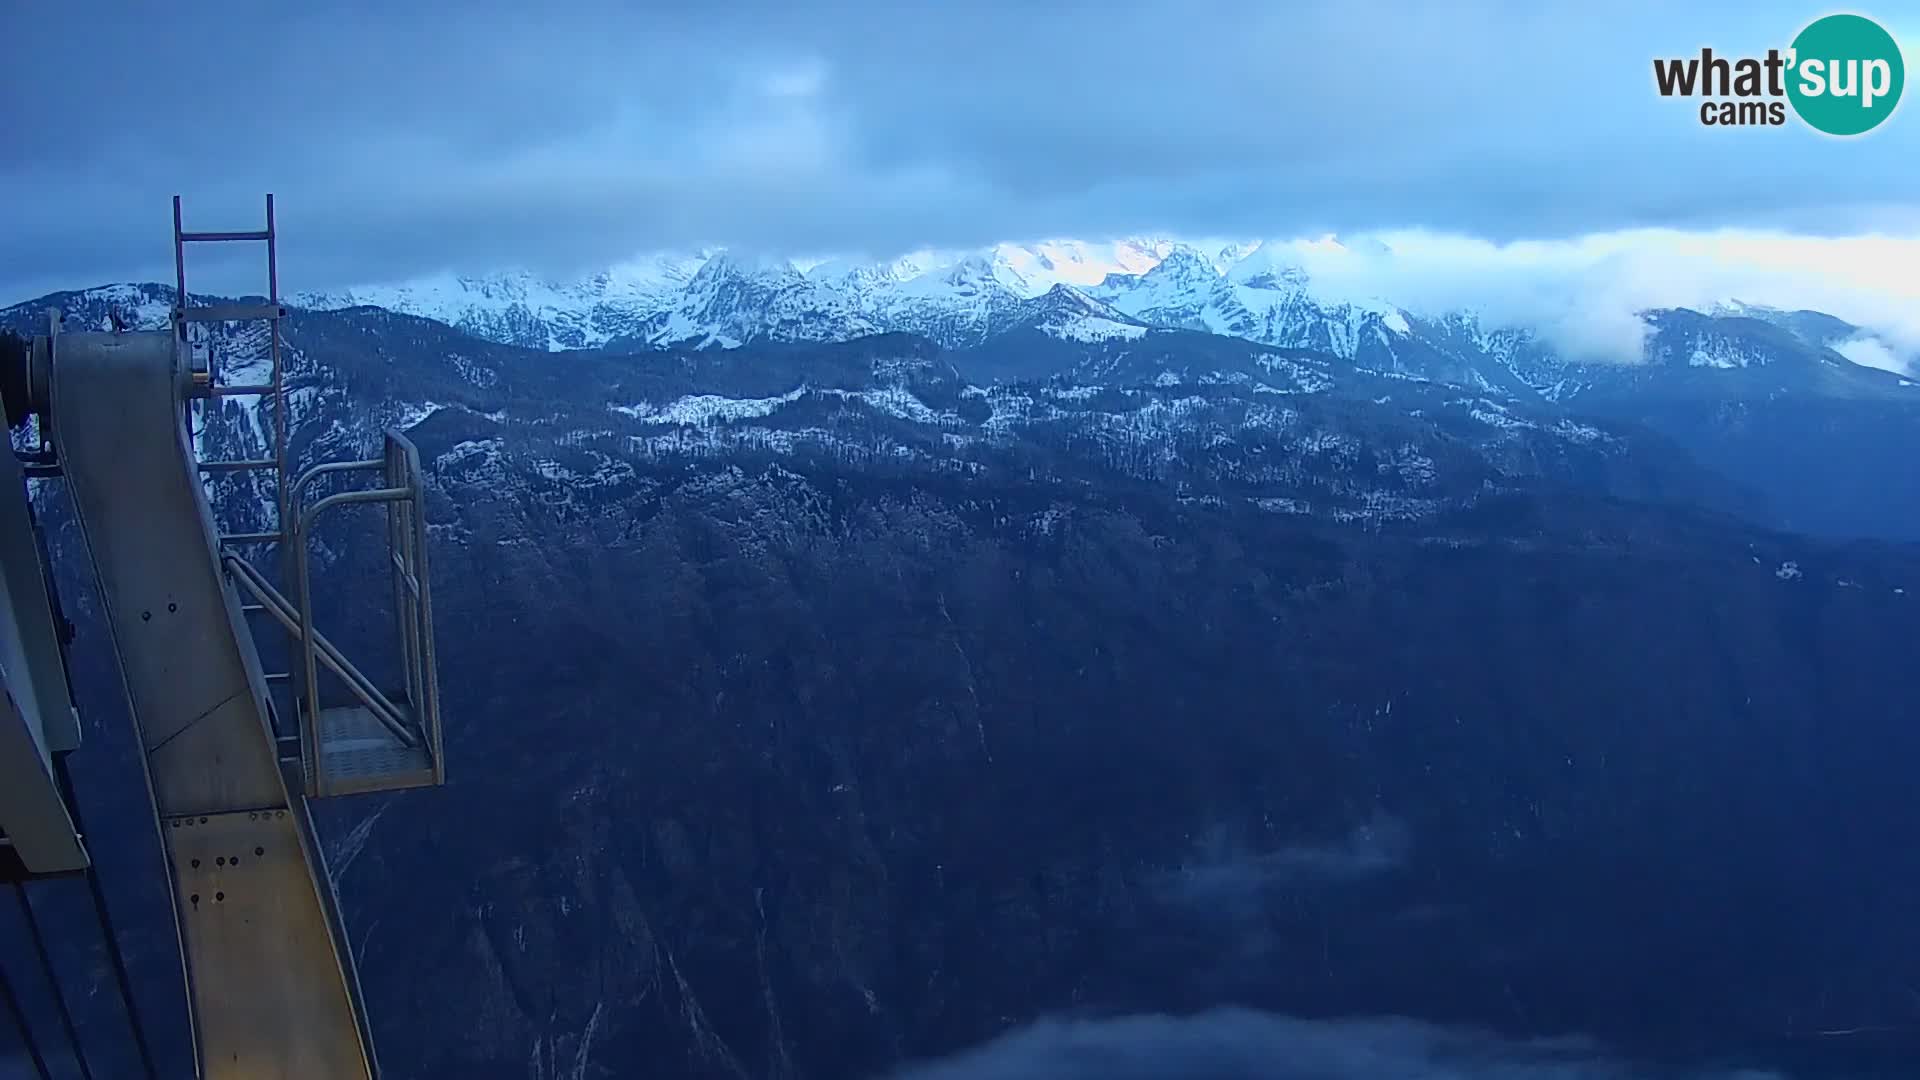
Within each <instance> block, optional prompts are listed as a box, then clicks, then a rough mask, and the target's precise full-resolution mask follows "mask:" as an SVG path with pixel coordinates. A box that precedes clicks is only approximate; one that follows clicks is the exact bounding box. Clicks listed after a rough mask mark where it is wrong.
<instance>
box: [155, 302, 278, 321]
mask: <svg viewBox="0 0 1920 1080" xmlns="http://www.w3.org/2000/svg"><path fill="white" fill-rule="evenodd" d="M173 313H174V316H175V317H176V318H178V319H179V320H180V321H181V322H249V321H252V320H256V319H284V318H286V317H287V308H286V305H285V304H207V305H205V306H204V307H177V308H174V309H173Z"/></svg>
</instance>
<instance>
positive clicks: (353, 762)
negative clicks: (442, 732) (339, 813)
mask: <svg viewBox="0 0 1920 1080" xmlns="http://www.w3.org/2000/svg"><path fill="white" fill-rule="evenodd" d="M401 709H402V711H403V712H405V713H406V714H407V719H408V721H409V725H410V726H412V721H413V717H412V710H411V709H408V708H406V707H405V706H401ZM320 767H321V770H322V772H323V773H324V774H325V775H324V777H323V779H324V781H325V782H324V783H323V784H320V785H315V784H314V783H313V765H312V763H311V762H308V763H307V781H308V790H309V791H318V792H319V793H321V794H323V795H352V794H357V793H360V792H367V791H392V790H395V789H398V788H411V787H431V786H432V785H433V783H434V774H433V759H432V757H431V756H430V755H429V754H428V752H427V748H426V746H425V745H424V741H423V744H422V745H420V746H416V747H413V748H411V749H409V748H408V747H405V746H402V745H400V743H399V742H398V741H397V740H395V739H394V737H393V734H392V732H389V731H388V730H387V729H386V728H385V727H383V726H381V724H380V721H378V720H376V719H374V717H373V713H372V712H370V711H368V710H367V709H366V708H365V707H364V706H360V705H342V706H338V707H335V708H329V709H321V710H320Z"/></svg>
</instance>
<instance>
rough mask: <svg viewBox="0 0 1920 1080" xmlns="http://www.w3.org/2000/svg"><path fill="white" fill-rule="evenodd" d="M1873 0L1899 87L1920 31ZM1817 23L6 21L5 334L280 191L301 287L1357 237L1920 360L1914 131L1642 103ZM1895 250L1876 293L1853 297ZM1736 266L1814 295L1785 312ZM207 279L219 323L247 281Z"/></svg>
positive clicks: (905, 5) (1020, 16)
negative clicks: (664, 256)
mask: <svg viewBox="0 0 1920 1080" xmlns="http://www.w3.org/2000/svg"><path fill="white" fill-rule="evenodd" d="M1873 2H1874V3H1876V4H1878V7H1877V8H1874V7H1867V8H1859V9H1858V10H1860V11H1861V12H1862V13H1864V14H1868V15H1870V16H1873V17H1876V18H1877V19H1879V20H1880V21H1881V22H1882V23H1883V24H1884V25H1886V26H1887V27H1888V28H1889V29H1890V30H1891V31H1892V32H1893V33H1894V34H1895V36H1896V37H1897V38H1900V39H1901V40H1902V41H1903V42H1905V43H1906V44H1907V47H1908V51H1909V53H1910V54H1911V53H1912V51H1913V50H1912V43H1913V42H1916V41H1920V4H1916V3H1915V2H1914V0H1900V2H1898V3H1894V2H1890V0H1873ZM1827 11H1828V9H1826V8H1823V7H1815V6H1808V5H1806V4H1804V3H1781V2H1765V0H1762V2H1745V3H1729V2H1719V0H1702V2H1694V3H1688V4H1673V3H1671V2H1668V0H1610V2H1609V3H1606V4H1590V3H1588V4H1577V5H1576V4H1568V3H1558V2H1555V3H1539V2H1533V0H1451V2H1449V3H1445V4H1435V3H1427V2H1424V0H1342V2H1339V3H1327V4H1306V3H1293V2H1280V0H1274V2H1270V3H1264V4H1248V3H1244V2H1239V3H1215V2H1212V0H1173V2H1166V3H1147V2H1144V0H1118V2H1114V3H1098V4H1096V3H1089V2H1081V0H1048V2H1044V3H1043V2H1037V0H974V2H969V3H964V4H958V3H914V2H905V0H880V2H844V3H834V2H831V0H820V2H812V3H805V4H801V3H793V2H791V0H787V2H781V3H770V2H764V0H739V2H727V0H703V2H694V0H655V2H653V3H629V4H612V3H600V2H594V3H572V2H565V0H556V2H555V3H553V4H546V5H536V4H525V3H519V2H514V3H507V2H503V0H467V2H462V3H458V4H453V3H444V2H442V0H420V2H417V3H407V4H392V3H378V2H367V0H311V2H307V3H303V4H301V5H298V6H296V7H282V8H272V7H269V8H262V7H261V6H260V5H258V4H257V3H251V4H239V3H229V2H228V0H200V2H196V3H191V4H181V3H160V2H152V0H120V2H118V3H106V2H101V0H9V2H7V3H5V4H0V41H5V42H6V43H7V47H8V62H7V63H6V64H3V65H0V135H4V136H5V138H4V139H0V145H4V147H5V149H4V150H0V252H4V256H5V257H4V258H0V303H5V302H12V301H14V300H19V299H26V298H29V297H32V296H35V295H39V294H41V293H44V292H46V291H50V290H53V289H58V288H77V287H84V286H89V285H94V284H100V283H105V282H112V281H124V280H129V279H146V280H169V279H171V277H172V273H171V271H172V266H171V262H172V260H171V254H172V253H171V250H170V248H171V243H170V239H171V238H170V233H169V228H170V202H169V197H170V196H171V195H173V194H175V193H179V194H181V195H183V196H184V197H185V200H186V206H187V219H188V222H187V223H188V227H189V228H243V227H248V226H249V225H250V223H252V222H253V221H255V220H257V219H258V217H259V215H260V213H261V195H262V193H264V192H266V191H272V192H274V193H275V195H276V198H277V200H278V209H279V222H280V227H281V233H282V244H281V252H282V254H281V271H282V274H281V276H282V279H283V281H284V282H286V283H287V284H286V288H287V289H288V291H298V290H309V289H311V290H320V289H332V288H341V287H347V286H352V285H361V284H373V283H381V282H390V281H397V280H403V279H406V278H410V277H415V276H419V275H423V274H428V273H435V272H443V271H454V272H462V273H480V272H486V271H489V270H496V269H502V268H506V267H517V268H525V269H529V270H534V271H536V272H539V273H542V274H546V275H551V276H554V277H561V278H564V277H569V276H573V275H578V274H582V273H588V272H592V271H594V270H596V269H599V268H602V267H605V266H606V265H608V264H610V263H613V262H615V261H618V260H620V259H622V258H626V257H629V256H632V255H634V254H636V253H639V252H644V251H651V250H659V249H674V248H702V247H707V246H727V247H731V248H734V249H736V250H751V251H757V252H762V253H768V254H774V255H818V254H820V253H826V252H831V253H836V254H847V255H853V256H867V257H873V258H884V257H890V256H893V255H897V254H899V253H901V252H904V251H907V250H911V249H914V248H922V247H942V248H952V247H969V246H984V245H988V244H992V243H995V242H1000V241H1022V240H1032V239H1040V238H1044V237H1059V236H1074V237H1081V238H1087V239H1098V238H1103V237H1112V236H1121V235H1133V234H1143V233H1144V234H1172V235H1182V236H1184V235H1202V236H1260V237H1275V238H1292V237H1317V236H1321V235H1324V234H1326V233H1336V234H1338V235H1340V236H1341V237H1342V238H1349V237H1355V236H1369V235H1383V236H1393V237H1397V238H1398V241H1399V242H1398V243H1397V244H1395V245H1394V250H1395V251H1396V252H1401V253H1408V252H1414V251H1416V250H1417V251H1418V252H1419V253H1420V254H1419V257H1418V258H1414V259H1410V260H1409V262H1410V263H1414V264H1418V266H1419V267H1421V268H1422V269H1421V270H1419V271H1418V273H1419V277H1418V280H1412V278H1413V275H1414V271H1408V270H1404V269H1402V270H1398V271H1395V273H1397V274H1399V278H1397V279H1396V280H1395V282H1394V284H1395V286H1396V288H1409V289H1415V290H1432V289H1435V288H1439V289H1441V290H1444V289H1446V288H1448V287H1451V286H1452V285H1457V283H1458V280H1457V279H1459V278H1461V277H1463V276H1464V277H1465V278H1467V279H1469V280H1472V281H1473V282H1475V283H1476V288H1478V289H1479V290H1480V291H1481V293H1483V294H1484V296H1485V297H1487V298H1492V299H1493V300H1495V301H1497V300H1498V298H1499V295H1501V294H1502V293H1503V292H1514V293H1522V294H1524V293H1527V292H1529V291H1531V292H1533V293H1539V292H1540V291H1541V290H1540V288H1539V285H1540V279H1541V272H1540V268H1541V266H1542V265H1552V266H1556V267H1563V268H1564V267H1567V266H1575V265H1578V266H1582V267H1589V264H1592V263H1595V262H1598V263H1599V264H1601V270H1600V271H1599V272H1598V274H1599V276H1598V277H1596V276H1595V272H1592V271H1591V268H1590V267H1589V268H1588V269H1583V270H1582V271H1581V272H1580V274H1578V275H1570V274H1567V273H1562V274H1560V278H1564V279H1566V280H1567V281H1568V283H1569V284H1568V286H1567V287H1568V288H1571V287H1573V284H1574V283H1576V282H1577V284H1578V286H1579V287H1580V288H1583V289H1585V288H1594V289H1598V290H1599V291H1601V292H1603V293H1606V294H1607V295H1615V294H1618V295H1619V296H1620V297H1627V296H1632V297H1639V296H1641V295H1642V294H1647V293H1653V292H1658V291H1660V289H1661V288H1665V287H1667V286H1668V285H1669V284H1672V285H1675V286H1676V287H1679V288H1680V289H1681V290H1682V291H1686V290H1687V289H1688V288H1695V289H1697V287H1699V286H1700V285H1701V284H1702V282H1703V281H1704V280H1705V279H1704V278H1702V277H1700V276H1699V275H1705V274H1708V273H1709V269H1708V268H1709V267H1711V273H1713V274H1715V275H1728V276H1730V277H1731V278H1732V280H1734V281H1736V282H1741V283H1744V284H1745V286H1746V287H1747V288H1748V289H1749V290H1750V291H1756V292H1766V293H1767V294H1768V296H1767V297H1766V298H1764V299H1763V300H1762V302H1776V301H1778V300H1779V299H1781V298H1783V297H1792V296H1795V295H1799V294H1800V293H1801V292H1802V291H1806V292H1810V293H1822V294H1823V293H1838V294H1840V295H1841V298H1842V303H1843V305H1844V304H1846V303H1849V302H1851V303H1853V304H1854V306H1855V307H1857V308H1858V309H1859V310H1860V311H1861V312H1868V313H1875V314H1874V319H1876V320H1878V321H1880V322H1884V323H1889V324H1899V325H1897V326H1892V327H1891V328H1890V333H1893V334H1894V335H1895V336H1897V337H1899V338H1901V340H1903V341H1909V339H1910V341H1909V343H1910V344H1913V345H1914V346H1915V347H1917V348H1920V322H1917V321H1915V320H1913V318H1912V317H1910V316H1905V315H1903V314H1902V310H1903V305H1904V307H1920V305H1915V304H1914V303H1913V301H1914V300H1916V299H1920V281H1916V280H1914V279H1916V278H1920V275H1915V274H1911V273H1902V272H1901V270H1902V268H1903V267H1905V266H1912V265H1920V184H1916V183H1915V182H1914V177H1913V163H1914V162H1916V161H1920V113H1914V111H1913V110H1914V109H1915V108H1920V106H1914V105H1912V104H1911V103H1908V104H1905V105H1903V106H1902V108H1901V111H1900V112H1899V113H1897V114H1896V115H1894V116H1893V117H1892V118H1890V119H1889V120H1888V121H1887V122H1886V123H1885V124H1883V125H1882V126H1881V127H1880V128H1879V129H1877V130H1876V131H1874V132H1873V133H1870V134H1869V135H1867V136H1864V137H1861V138H1857V139H1851V140H1842V139H1835V138H1831V137H1827V136H1823V135H1820V134H1818V133H1816V132H1813V131H1811V130H1810V129H1808V128H1806V127H1805V126H1803V125H1800V124H1798V123H1797V122H1795V123H1790V124H1789V125H1788V126H1786V127H1784V128H1747V129H1719V130H1715V129H1709V128H1704V127H1702V126H1701V125H1700V123H1699V121H1698V118H1697V107H1696V105H1695V104H1692V103H1688V102H1684V101H1679V100H1667V99H1661V98H1660V97H1659V96H1658V95H1657V94H1656V93H1655V91H1654V88H1653V77H1652V66H1651V62H1652V59H1653V58H1654V57H1656V56H1661V57H1668V56H1685V55H1688V54H1690V53H1692V54H1697V52H1698V50H1699V49H1700V47H1701V46H1703V45H1711V46H1713V47H1714V49H1715V50H1716V52H1719V53H1722V54H1727V55H1735V56H1738V55H1750V54H1758V53H1763V52H1764V51H1765V49H1766V48H1768V47H1769V46H1777V47H1785V46H1786V44H1787V43H1788V42H1789V41H1790V40H1791V38H1792V36H1793V35H1794V34H1795V33H1796V32H1797V31H1798V30H1799V28H1800V27H1801V26H1803V25H1805V24H1806V23H1807V22H1808V21H1810V20H1811V19H1813V18H1815V17H1817V16H1819V15H1821V14H1825V13H1827ZM1702 245H1708V246H1712V245H1718V248H1717V249H1716V250H1718V251H1719V253H1718V254H1714V255H1712V256H1711V257H1701V256H1699V252H1700V250H1701V248H1702ZM1868 250H1872V251H1874V252H1876V253H1877V254H1878V256H1882V257H1884V262H1883V264H1882V265H1881V266H1880V269H1878V270H1876V269H1873V268H1871V267H1870V268H1868V269H1866V270H1864V271H1862V270H1860V268H1859V267H1858V266H1856V265H1854V263H1855V261H1856V260H1857V257H1858V256H1859V254H1860V253H1861V252H1863V251H1868ZM1688 251H1692V252H1694V253H1695V254H1694V255H1692V256H1689V255H1686V254H1685V253H1686V252H1688ZM1676 252H1677V253H1679V254H1676ZM1796 253H1797V255H1798V257H1799V261H1798V262H1794V261H1793V260H1792V259H1791V258H1789V256H1794V255H1795V254H1796ZM1469 254H1470V255H1471V260H1470V261H1471V263H1472V273H1471V274H1469V275H1461V274H1458V273H1455V272H1454V270H1455V267H1456V264H1455V263H1454V262H1452V261H1450V260H1453V259H1455V258H1456V257H1458V258H1467V257H1468V255H1469ZM1750 255H1752V256H1755V257H1759V258H1761V259H1762V261H1763V262H1768V261H1770V262H1772V263H1774V264H1781V263H1782V261H1783V260H1785V261H1786V263H1790V264H1791V265H1786V264H1782V265H1775V267H1774V272H1773V273H1772V274H1771V275H1760V276H1761V277H1764V286H1765V287H1764V288H1762V286H1761V284H1759V283H1755V282H1753V281H1750V280H1748V279H1750V278H1753V277H1754V276H1755V275H1753V274H1752V273H1751V272H1750V269H1751V268H1750V267H1748V257H1749V256H1750ZM1808 259H1811V260H1812V263H1813V264H1815V265H1816V266H1818V267H1820V268H1821V269H1817V270H1815V271H1813V272H1811V273H1810V272H1809V271H1808V269H1807V260H1808ZM193 266H195V267H201V266H210V267H211V273H212V275H214V276H213V278H212V279H208V278H204V277H200V276H194V277H191V278H190V280H192V281H194V282H197V283H204V284H205V286H206V287H208V288H234V287H245V286H246V285H247V284H251V283H252V281H253V280H255V279H254V278H253V277H251V276H249V277H247V278H245V279H236V277H235V275H236V274H238V273H239V270H240V269H241V264H236V263H233V262H214V263H204V262H200V261H196V262H195V263H194V264H193ZM1676 267H1677V268H1680V269H1685V270H1687V272H1688V273H1690V274H1693V275H1695V277H1694V279H1693V280H1691V281H1685V280H1683V281H1680V282H1677V283H1674V282H1672V281H1671V279H1673V278H1674V277H1675V274H1673V273H1671V272H1669V271H1672V270H1674V269H1675V268H1676ZM244 268H245V269H246V270H247V271H248V273H249V274H250V275H251V274H257V273H258V271H257V269H255V268H254V266H253V265H252V264H245V266H244ZM1689 268H1690V269H1689ZM1836 268H1838V269H1839V270H1841V271H1844V273H1842V274H1841V275H1840V276H1839V277H1835V276H1833V274H1832V273H1830V272H1829V271H1832V270H1834V269H1836ZM1636 274H1637V275H1642V276H1641V277H1635V276H1634V275H1636ZM1608 275H1613V276H1608ZM1647 275H1651V277H1652V278H1655V279H1660V280H1643V277H1645V276H1647ZM1548 276H1549V277H1552V275H1548ZM1400 278H1404V279H1407V280H1400ZM1861 278H1864V281H1862V280H1851V279H1861ZM1555 280H1558V278H1556V279H1555ZM1714 281H1715V282H1716V283H1717V282H1718V281H1719V278H1718V277H1715V278H1714ZM1809 281H1812V282H1813V284H1812V285H1808V284H1807V283H1808V282H1809ZM1823 282H1824V284H1822V283H1823ZM1716 288H1717V284H1716ZM1707 291H1716V290H1715V289H1709V290H1707ZM1776 294H1777V295H1776ZM1572 302H1573V301H1572V299H1571V298H1570V297H1569V296H1564V295H1562V296H1558V297H1556V299H1555V300H1554V301H1553V303H1554V304H1555V305H1557V306H1558V307H1559V308H1562V309H1564V308H1566V307H1567V306H1568V305H1569V304H1570V303H1572ZM1621 302H1622V303H1624V302H1625V301H1624V300H1622V301H1621ZM1836 313H1837V314H1842V315H1843V317H1844V316H1845V315H1846V313H1845V312H1836ZM1883 316H1884V317H1883ZM1903 320H1905V321H1903ZM1856 321H1859V320H1856ZM1870 321H1871V320H1870Z"/></svg>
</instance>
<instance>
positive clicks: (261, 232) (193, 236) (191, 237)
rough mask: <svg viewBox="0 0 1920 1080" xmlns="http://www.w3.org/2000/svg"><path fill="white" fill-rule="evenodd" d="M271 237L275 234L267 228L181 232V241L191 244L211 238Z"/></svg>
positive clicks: (253, 238)
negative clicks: (242, 230) (246, 230)
mask: <svg viewBox="0 0 1920 1080" xmlns="http://www.w3.org/2000/svg"><path fill="white" fill-rule="evenodd" d="M271 239H273V234H272V233H270V232H268V231H267V230H265V229H256V230H254V231H252V232H183V233H181V234H180V240H181V242H182V243H189V244H190V243H200V242H205V241H209V240H271Z"/></svg>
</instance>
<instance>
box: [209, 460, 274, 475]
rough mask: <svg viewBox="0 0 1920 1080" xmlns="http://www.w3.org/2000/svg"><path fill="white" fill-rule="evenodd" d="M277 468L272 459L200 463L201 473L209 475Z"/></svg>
mask: <svg viewBox="0 0 1920 1080" xmlns="http://www.w3.org/2000/svg"><path fill="white" fill-rule="evenodd" d="M279 467H280V463H279V462H277V461H275V460H273V459H272V458H259V459H257V460H253V461H203V462H201V463H200V471H201V472H211V473H227V472H251V471H253V470H255V469H277V468H279Z"/></svg>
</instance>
